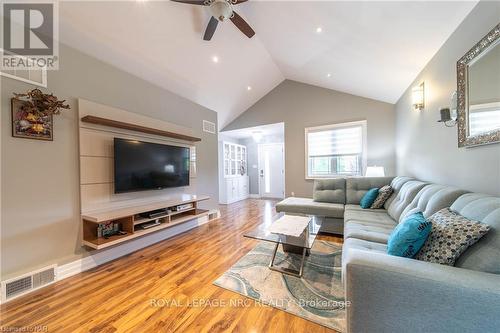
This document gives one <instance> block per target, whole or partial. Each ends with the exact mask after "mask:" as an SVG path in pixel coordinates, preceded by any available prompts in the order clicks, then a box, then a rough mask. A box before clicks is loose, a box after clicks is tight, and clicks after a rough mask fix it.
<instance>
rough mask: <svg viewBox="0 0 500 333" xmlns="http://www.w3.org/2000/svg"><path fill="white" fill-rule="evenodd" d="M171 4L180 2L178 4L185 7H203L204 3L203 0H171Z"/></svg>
mask: <svg viewBox="0 0 500 333" xmlns="http://www.w3.org/2000/svg"><path fill="white" fill-rule="evenodd" d="M171 1H173V2H180V3H185V4H187V5H200V6H205V1H204V0H171Z"/></svg>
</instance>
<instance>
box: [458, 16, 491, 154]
mask: <svg viewBox="0 0 500 333" xmlns="http://www.w3.org/2000/svg"><path fill="white" fill-rule="evenodd" d="M457 94H458V105H457V113H458V118H457V121H458V146H459V147H472V146H477V145H483V144H490V143H497V142H500V23H499V24H497V25H496V26H495V27H494V28H493V30H491V31H490V32H489V33H488V34H487V35H486V36H484V38H483V39H481V40H480V41H479V43H477V44H476V45H474V47H473V48H472V49H470V50H469V52H467V53H466V54H465V55H464V56H463V57H462V58H460V60H458V62H457Z"/></svg>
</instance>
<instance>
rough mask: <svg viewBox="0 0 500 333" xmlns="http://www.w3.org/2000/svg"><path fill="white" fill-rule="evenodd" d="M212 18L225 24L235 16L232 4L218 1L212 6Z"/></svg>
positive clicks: (223, 0)
mask: <svg viewBox="0 0 500 333" xmlns="http://www.w3.org/2000/svg"><path fill="white" fill-rule="evenodd" d="M210 12H211V13H212V16H213V17H215V18H216V19H218V20H219V21H221V22H223V21H225V20H227V19H230V18H231V17H232V16H233V7H232V6H231V3H229V2H228V1H225V0H216V1H214V2H212V4H211V5H210Z"/></svg>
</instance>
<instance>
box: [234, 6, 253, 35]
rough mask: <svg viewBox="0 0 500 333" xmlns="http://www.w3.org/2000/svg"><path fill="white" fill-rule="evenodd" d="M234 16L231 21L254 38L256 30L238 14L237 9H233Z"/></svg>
mask: <svg viewBox="0 0 500 333" xmlns="http://www.w3.org/2000/svg"><path fill="white" fill-rule="evenodd" d="M233 14H234V15H233V17H231V21H233V23H234V25H235V26H236V27H237V28H238V29H240V30H241V32H243V33H244V34H245V35H246V36H247V37H248V38H252V37H253V35H255V31H253V29H252V28H251V27H250V26H249V25H248V23H247V22H246V21H245V20H244V19H243V18H242V17H241V16H239V15H238V13H236V12H235V11H233Z"/></svg>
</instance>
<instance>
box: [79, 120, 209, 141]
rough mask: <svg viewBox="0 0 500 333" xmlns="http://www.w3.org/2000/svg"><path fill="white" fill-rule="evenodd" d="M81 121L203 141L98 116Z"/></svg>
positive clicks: (185, 139)
mask: <svg viewBox="0 0 500 333" xmlns="http://www.w3.org/2000/svg"><path fill="white" fill-rule="evenodd" d="M81 120H82V122H84V123H89V124H95V125H102V126H108V127H115V128H121V129H126V130H130V131H135V132H141V133H147V134H154V135H160V136H164V137H168V138H173V139H179V140H184V141H190V142H198V141H201V139H200V138H197V137H194V136H190V135H185V134H179V133H173V132H169V131H164V130H160V129H157V128H152V127H146V126H140V125H135V124H131V123H126V122H123V121H118V120H112V119H106V118H101V117H96V116H85V117H82V119H81Z"/></svg>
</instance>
